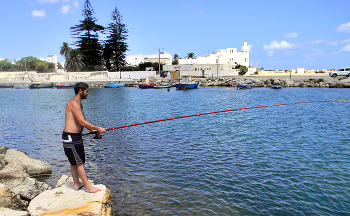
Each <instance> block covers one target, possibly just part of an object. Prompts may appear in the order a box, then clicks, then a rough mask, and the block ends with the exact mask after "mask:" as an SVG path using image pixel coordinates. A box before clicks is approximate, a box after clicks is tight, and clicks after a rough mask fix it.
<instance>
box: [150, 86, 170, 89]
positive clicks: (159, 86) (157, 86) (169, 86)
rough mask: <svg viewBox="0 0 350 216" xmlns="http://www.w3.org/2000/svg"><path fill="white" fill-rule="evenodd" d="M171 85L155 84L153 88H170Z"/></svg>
mask: <svg viewBox="0 0 350 216" xmlns="http://www.w3.org/2000/svg"><path fill="white" fill-rule="evenodd" d="M170 87H171V85H155V86H154V88H155V89H162V88H170Z"/></svg>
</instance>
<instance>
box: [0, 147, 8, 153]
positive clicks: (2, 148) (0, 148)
mask: <svg viewBox="0 0 350 216" xmlns="http://www.w3.org/2000/svg"><path fill="white" fill-rule="evenodd" d="M9 149H10V148H9V147H6V146H0V154H6V152H7V150H9Z"/></svg>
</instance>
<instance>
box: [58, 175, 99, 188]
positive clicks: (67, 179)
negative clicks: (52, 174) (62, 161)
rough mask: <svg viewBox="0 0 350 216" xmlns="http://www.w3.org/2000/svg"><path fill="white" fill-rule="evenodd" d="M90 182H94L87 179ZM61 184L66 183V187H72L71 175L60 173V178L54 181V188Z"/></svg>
mask: <svg viewBox="0 0 350 216" xmlns="http://www.w3.org/2000/svg"><path fill="white" fill-rule="evenodd" d="M88 181H89V182H90V184H94V181H93V180H90V179H89V180H88ZM62 185H66V186H67V187H71V188H74V183H73V177H71V176H67V175H62V177H61V178H60V179H58V181H57V183H56V188H58V187H61V186H62Z"/></svg>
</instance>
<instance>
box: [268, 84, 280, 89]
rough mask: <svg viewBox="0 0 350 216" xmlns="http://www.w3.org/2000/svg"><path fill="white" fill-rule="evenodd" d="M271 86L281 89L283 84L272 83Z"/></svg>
mask: <svg viewBox="0 0 350 216" xmlns="http://www.w3.org/2000/svg"><path fill="white" fill-rule="evenodd" d="M271 88H273V89H281V88H282V85H281V84H272V86H271Z"/></svg>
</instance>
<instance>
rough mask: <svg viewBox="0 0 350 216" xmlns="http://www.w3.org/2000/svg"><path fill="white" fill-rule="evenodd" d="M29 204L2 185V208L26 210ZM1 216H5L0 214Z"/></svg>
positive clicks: (0, 200)
mask: <svg viewBox="0 0 350 216" xmlns="http://www.w3.org/2000/svg"><path fill="white" fill-rule="evenodd" d="M27 204H28V203H27V202H25V201H22V200H21V198H20V196H18V195H17V194H15V193H14V192H13V191H11V190H10V188H9V187H7V186H6V185H4V184H0V207H2V208H9V209H13V210H25V209H26V206H27ZM0 215H3V214H2V213H1V212H0Z"/></svg>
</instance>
